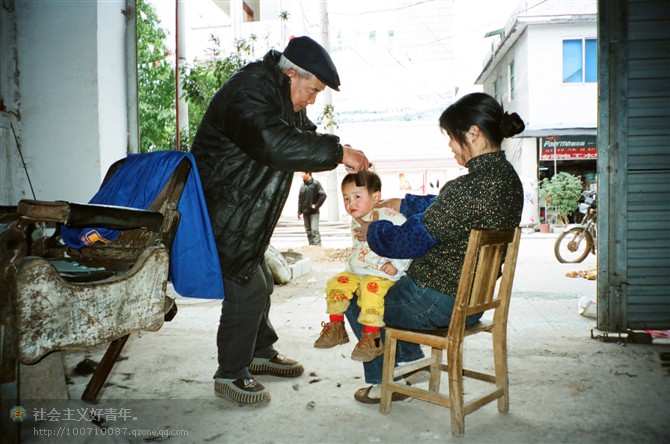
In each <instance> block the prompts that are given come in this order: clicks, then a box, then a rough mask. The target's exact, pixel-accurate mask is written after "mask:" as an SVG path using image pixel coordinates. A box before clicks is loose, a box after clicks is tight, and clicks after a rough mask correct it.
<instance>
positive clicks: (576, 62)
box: [477, 0, 599, 225]
mask: <svg viewBox="0 0 670 444" xmlns="http://www.w3.org/2000/svg"><path fill="white" fill-rule="evenodd" d="M597 12H598V8H597V2H596V1H595V0H593V1H590V0H583V1H565V0H552V1H547V2H531V1H522V2H519V5H518V7H517V9H516V10H515V12H514V13H513V15H512V17H511V18H510V19H509V21H508V22H507V24H506V25H505V27H504V28H502V29H498V30H493V31H492V32H490V33H489V35H490V36H491V38H492V39H493V41H492V46H491V53H490V57H489V60H488V63H487V64H486V66H485V68H484V69H483V71H482V73H481V74H480V75H479V78H478V79H477V83H478V84H481V85H483V87H484V91H486V92H488V93H489V94H491V95H493V96H495V97H496V98H497V99H498V100H499V101H500V102H501V103H502V104H503V105H504V107H505V108H506V109H510V110H514V111H517V112H518V113H519V114H520V115H521V116H522V117H523V118H524V120H525V121H526V130H525V131H524V132H523V134H522V135H521V137H522V139H514V140H513V141H512V142H513V143H508V144H506V146H505V149H506V151H507V157H508V158H509V159H510V160H511V161H512V162H513V164H514V166H515V168H516V169H517V172H519V174H520V175H521V176H522V177H523V178H524V183H525V185H526V191H527V192H526V208H525V212H524V222H525V223H528V224H531V225H532V224H535V223H537V222H538V217H539V215H540V212H541V211H542V209H541V206H542V203H539V204H538V202H537V191H536V189H537V183H538V181H539V180H542V179H543V178H545V177H549V178H550V177H552V176H553V175H554V174H555V173H557V172H560V171H565V172H568V173H570V174H574V175H578V176H582V177H583V178H584V183H585V187H587V188H589V189H594V190H595V189H596V183H597V182H596V170H597V165H596V164H597V158H598V148H599V147H597V145H596V128H597V120H598V84H597V67H598V60H597ZM514 142H516V143H514Z"/></svg>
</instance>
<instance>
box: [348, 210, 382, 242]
mask: <svg viewBox="0 0 670 444" xmlns="http://www.w3.org/2000/svg"><path fill="white" fill-rule="evenodd" d="M376 220H379V212H378V211H377V210H372V214H371V215H370V220H363V219H361V218H357V219H356V222H358V223H359V224H361V226H360V228H356V229H354V237H355V238H356V240H359V241H361V242H367V241H368V227H369V226H370V222H374V221H376Z"/></svg>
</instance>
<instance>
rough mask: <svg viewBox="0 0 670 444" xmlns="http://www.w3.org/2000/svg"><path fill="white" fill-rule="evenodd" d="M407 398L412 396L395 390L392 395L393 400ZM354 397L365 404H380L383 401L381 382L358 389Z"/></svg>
mask: <svg viewBox="0 0 670 444" xmlns="http://www.w3.org/2000/svg"><path fill="white" fill-rule="evenodd" d="M407 398H410V396H407V395H404V394H402V393H398V392H393V394H392V395H391V401H404V400H405V399H407ZM354 399H355V400H356V401H358V402H362V403H363V404H379V403H380V402H381V384H375V385H371V386H368V387H363V388H360V389H358V390H356V393H354Z"/></svg>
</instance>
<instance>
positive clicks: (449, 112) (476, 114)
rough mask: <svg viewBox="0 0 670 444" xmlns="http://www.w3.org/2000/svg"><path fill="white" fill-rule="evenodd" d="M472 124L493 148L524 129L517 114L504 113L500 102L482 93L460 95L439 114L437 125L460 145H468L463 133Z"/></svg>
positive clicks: (524, 126) (465, 132)
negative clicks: (438, 123)
mask: <svg viewBox="0 0 670 444" xmlns="http://www.w3.org/2000/svg"><path fill="white" fill-rule="evenodd" d="M472 125H476V126H477V127H478V128H479V129H480V130H481V131H482V133H484V136H485V137H486V139H487V140H488V141H489V142H490V143H491V144H493V145H494V146H496V147H500V144H501V143H502V141H503V139H504V138H507V137H512V136H514V135H517V134H519V133H521V132H522V131H523V130H524V129H525V128H526V125H525V124H524V123H523V120H521V117H519V115H518V114H517V113H512V114H509V113H507V112H505V110H504V109H503V107H502V105H500V104H499V103H498V102H496V100H495V99H494V98H493V97H491V96H490V95H488V94H486V93H472V94H468V95H466V96H463V97H461V98H460V99H458V100H457V101H456V102H454V103H452V104H451V105H449V107H448V108H447V109H446V110H444V112H443V113H442V115H441V116H440V128H442V130H443V131H446V133H447V134H448V135H449V137H451V138H453V139H455V140H456V142H458V144H459V145H461V146H468V145H469V143H468V141H467V138H466V137H465V135H466V134H467V132H468V130H470V127H471V126H472Z"/></svg>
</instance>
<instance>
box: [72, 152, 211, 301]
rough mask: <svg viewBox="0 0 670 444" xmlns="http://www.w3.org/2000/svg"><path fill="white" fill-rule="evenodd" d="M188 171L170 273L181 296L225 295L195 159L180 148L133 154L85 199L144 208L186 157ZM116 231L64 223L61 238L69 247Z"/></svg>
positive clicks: (102, 238) (109, 237)
mask: <svg viewBox="0 0 670 444" xmlns="http://www.w3.org/2000/svg"><path fill="white" fill-rule="evenodd" d="M184 157H186V158H188V160H189V161H190V162H191V171H190V173H189V176H188V180H187V182H186V186H185V187H184V191H183V193H182V196H181V200H180V201H179V205H178V206H177V209H178V210H179V212H180V213H181V219H180V222H179V227H178V228H177V234H176V236H175V239H174V242H173V244H172V249H171V251H170V275H169V279H170V282H172V285H173V286H174V288H175V291H176V292H177V293H179V295H181V296H184V297H194V298H204V299H223V298H224V292H223V276H222V274H221V266H220V264H219V256H218V254H217V251H216V243H215V241H214V235H213V233H212V226H211V223H210V220H209V215H208V213H207V205H206V203H205V197H204V195H203V193H202V185H201V183H200V176H199V175H198V170H197V168H196V164H195V159H194V158H193V156H192V155H191V154H190V153H186V152H183V151H158V152H153V153H149V154H131V155H129V156H128V158H127V159H126V161H125V162H124V163H123V164H122V165H121V167H120V168H119V169H118V170H117V171H116V172H115V173H114V175H113V176H112V177H111V179H110V180H109V181H108V182H107V183H106V184H105V186H104V187H102V188H101V189H100V190H99V191H98V192H97V193H96V195H95V196H93V198H92V199H91V200H90V202H89V203H92V204H101V205H117V206H123V207H130V208H141V209H146V208H148V206H149V205H150V204H151V203H152V202H153V201H154V199H155V198H156V196H157V195H158V193H159V192H160V191H161V189H162V188H163V186H164V185H165V183H166V182H167V181H168V179H169V178H170V176H171V175H172V172H173V171H174V169H175V168H176V167H177V165H178V164H179V162H180V161H181V160H182V159H183V158H184ZM119 234H120V231H118V230H110V229H106V228H96V227H91V228H84V229H81V228H71V227H67V226H63V227H62V239H63V242H65V243H66V244H67V245H69V246H70V247H73V248H77V249H80V248H84V247H86V246H87V245H90V244H91V243H108V242H112V241H113V240H114V239H116V237H117V236H118V235H119Z"/></svg>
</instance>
